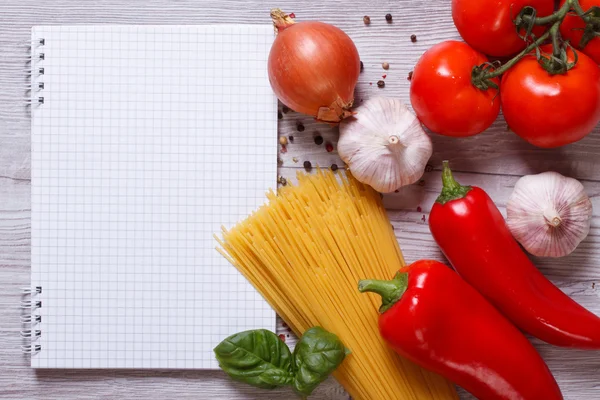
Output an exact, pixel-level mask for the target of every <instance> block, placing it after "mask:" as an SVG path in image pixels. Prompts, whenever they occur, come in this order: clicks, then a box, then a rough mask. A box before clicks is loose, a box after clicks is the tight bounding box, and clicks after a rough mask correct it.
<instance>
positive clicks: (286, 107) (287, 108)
mask: <svg viewBox="0 0 600 400" xmlns="http://www.w3.org/2000/svg"><path fill="white" fill-rule="evenodd" d="M281 111H283V113H284V114H287V113H288V111H290V108H289V107H288V106H286V105H285V104H284V105H283V106H282V107H281Z"/></svg>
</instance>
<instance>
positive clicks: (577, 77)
mask: <svg viewBox="0 0 600 400" xmlns="http://www.w3.org/2000/svg"><path fill="white" fill-rule="evenodd" d="M541 51H542V52H543V53H547V54H551V53H552V45H546V46H542V47H541ZM577 55H578V61H577V64H576V65H575V66H574V67H573V68H572V69H570V70H569V71H567V72H566V73H565V74H556V75H550V74H549V73H548V72H547V71H546V70H545V69H544V68H543V67H542V66H541V65H540V64H539V63H538V61H537V59H536V57H535V54H534V53H532V54H530V55H527V56H525V57H524V58H523V59H521V60H520V61H519V62H518V63H517V64H516V65H515V66H513V67H512V68H511V69H509V70H508V71H507V72H506V73H505V74H504V75H503V77H502V84H501V86H500V98H501V100H502V111H503V113H504V118H505V119H506V122H507V123H508V126H509V127H510V129H511V130H512V131H513V132H515V133H516V134H517V135H519V136H520V137H522V138H523V139H525V140H526V141H528V142H529V143H531V144H533V145H535V146H538V147H545V148H551V147H558V146H563V145H565V144H569V143H573V142H576V141H578V140H580V139H582V138H583V137H584V136H586V135H587V134H589V133H590V132H591V131H592V130H593V129H594V127H595V126H596V125H597V124H598V122H600V68H599V67H598V65H597V64H596V63H595V62H594V61H593V60H592V59H591V58H589V57H588V56H586V55H585V54H583V53H581V52H577ZM567 56H568V62H573V61H574V52H573V51H572V50H571V49H568V50H567Z"/></svg>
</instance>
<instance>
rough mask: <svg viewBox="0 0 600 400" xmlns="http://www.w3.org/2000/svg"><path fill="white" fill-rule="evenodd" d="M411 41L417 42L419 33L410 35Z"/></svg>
mask: <svg viewBox="0 0 600 400" xmlns="http://www.w3.org/2000/svg"><path fill="white" fill-rule="evenodd" d="M410 41H411V42H413V43H416V42H417V35H415V34H413V35H410Z"/></svg>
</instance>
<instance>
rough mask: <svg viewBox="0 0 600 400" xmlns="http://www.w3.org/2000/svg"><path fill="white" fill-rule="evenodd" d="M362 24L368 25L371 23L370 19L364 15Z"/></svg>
mask: <svg viewBox="0 0 600 400" xmlns="http://www.w3.org/2000/svg"><path fill="white" fill-rule="evenodd" d="M363 22H364V23H365V25H369V24H370V23H371V17H369V16H368V15H365V16H364V17H363Z"/></svg>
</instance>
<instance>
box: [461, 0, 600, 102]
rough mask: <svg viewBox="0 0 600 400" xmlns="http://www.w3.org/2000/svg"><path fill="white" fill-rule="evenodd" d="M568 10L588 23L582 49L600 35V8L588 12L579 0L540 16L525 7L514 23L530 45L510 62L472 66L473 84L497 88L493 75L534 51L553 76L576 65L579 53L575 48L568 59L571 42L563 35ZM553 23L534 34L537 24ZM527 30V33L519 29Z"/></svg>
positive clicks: (483, 87)
mask: <svg viewBox="0 0 600 400" xmlns="http://www.w3.org/2000/svg"><path fill="white" fill-rule="evenodd" d="M569 13H575V14H576V15H577V16H578V17H579V18H581V19H583V21H584V22H585V28H584V34H583V37H582V38H581V41H580V43H579V44H578V46H579V48H581V49H583V48H584V47H585V46H586V45H587V44H588V43H589V42H590V41H591V40H592V39H594V38H596V37H600V7H598V6H594V7H591V8H590V9H589V10H587V11H585V10H583V8H582V7H581V4H580V3H579V0H566V1H565V2H564V4H563V5H562V6H561V7H560V8H559V9H558V10H557V11H556V12H554V13H553V14H551V15H548V16H545V17H538V16H537V11H536V9H535V8H533V7H530V6H528V7H524V8H523V9H522V10H521V11H520V12H519V14H518V15H517V16H516V17H515V19H514V24H515V27H516V29H517V32H518V33H519V36H520V37H521V38H522V39H523V40H525V41H527V42H530V43H529V45H528V46H527V47H526V48H525V49H524V50H523V51H521V52H520V53H519V54H517V55H516V56H515V57H513V58H512V59H510V60H509V61H507V62H506V63H505V64H503V65H499V63H498V62H494V63H485V64H482V65H478V66H475V67H473V70H472V74H471V81H472V83H473V85H474V86H475V87H477V88H479V89H481V90H487V89H489V88H490V87H491V88H497V87H496V85H495V83H494V82H493V81H492V79H493V78H496V77H499V76H500V75H502V74H504V73H505V72H506V71H508V70H509V69H510V68H512V67H513V66H514V65H515V64H516V63H518V62H519V61H520V60H521V59H522V58H523V57H525V56H526V55H528V54H530V53H531V52H533V51H535V54H536V58H537V60H538V62H539V63H540V65H541V66H542V67H543V68H544V69H545V70H546V71H547V72H548V73H549V74H551V75H556V74H565V73H566V72H567V71H569V70H570V69H572V68H573V67H574V66H575V65H576V64H577V61H578V60H577V52H575V51H573V53H574V55H575V57H574V60H573V61H571V62H569V60H568V57H567V49H568V48H572V45H571V44H570V43H569V42H568V41H563V40H562V38H561V35H560V25H561V24H562V22H563V21H564V19H565V18H566V16H567V15H568V14H569ZM540 25H541V26H550V27H549V29H547V30H546V32H545V33H544V34H543V35H541V36H540V37H537V38H536V37H535V35H534V34H533V33H532V31H533V28H534V26H540ZM521 31H524V32H525V33H524V34H521V33H520V32H521ZM549 39H550V41H551V43H552V54H545V53H543V52H542V51H541V50H540V46H541V45H543V44H544V43H545V42H547V41H548V40H549Z"/></svg>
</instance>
